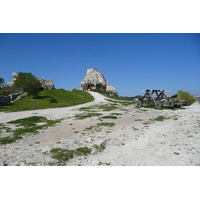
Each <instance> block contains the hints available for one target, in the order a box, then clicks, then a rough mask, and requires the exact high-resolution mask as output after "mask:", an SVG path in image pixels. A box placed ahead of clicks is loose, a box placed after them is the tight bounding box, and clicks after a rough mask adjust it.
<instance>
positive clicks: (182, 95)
mask: <svg viewBox="0 0 200 200" xmlns="http://www.w3.org/2000/svg"><path fill="white" fill-rule="evenodd" d="M178 95H179V97H180V99H181V100H183V101H187V102H193V101H195V98H194V97H193V96H192V95H191V94H190V93H189V92H185V91H183V90H179V91H178Z"/></svg>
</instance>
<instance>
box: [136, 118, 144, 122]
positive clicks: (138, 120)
mask: <svg viewBox="0 0 200 200" xmlns="http://www.w3.org/2000/svg"><path fill="white" fill-rule="evenodd" d="M135 121H137V122H140V121H143V119H135Z"/></svg>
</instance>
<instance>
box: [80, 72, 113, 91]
mask: <svg viewBox="0 0 200 200" xmlns="http://www.w3.org/2000/svg"><path fill="white" fill-rule="evenodd" d="M81 89H83V90H88V89H101V90H105V91H109V93H112V94H116V90H115V88H114V87H113V86H110V85H109V83H108V81H107V80H106V79H105V77H104V75H103V74H102V73H100V72H99V71H98V70H97V69H94V68H91V69H87V73H86V75H85V77H84V79H83V80H82V81H81Z"/></svg>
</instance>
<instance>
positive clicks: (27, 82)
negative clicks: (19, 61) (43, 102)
mask: <svg viewBox="0 0 200 200" xmlns="http://www.w3.org/2000/svg"><path fill="white" fill-rule="evenodd" d="M14 85H15V86H18V87H21V88H22V89H23V90H24V92H26V93H27V95H28V96H30V95H33V96H37V95H38V93H39V91H40V90H41V89H42V86H41V83H40V81H39V80H37V78H36V77H35V76H34V75H33V74H32V73H30V72H29V73H24V72H19V73H18V74H17V78H16V80H15V81H14Z"/></svg>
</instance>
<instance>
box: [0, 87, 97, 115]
mask: <svg viewBox="0 0 200 200" xmlns="http://www.w3.org/2000/svg"><path fill="white" fill-rule="evenodd" d="M55 97H56V100H57V103H52V99H53V98H54V99H55ZM93 100H94V98H93V96H92V95H91V94H89V93H88V92H86V91H81V90H73V91H66V90H61V89H57V90H55V89H54V90H43V91H41V92H40V93H39V96H38V97H33V96H31V97H27V96H26V97H24V98H22V99H21V100H18V101H15V102H14V103H12V104H10V105H5V106H0V111H5V112H17V111H25V110H37V109H46V108H60V107H67V106H73V105H78V104H82V103H86V102H90V101H93Z"/></svg>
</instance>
